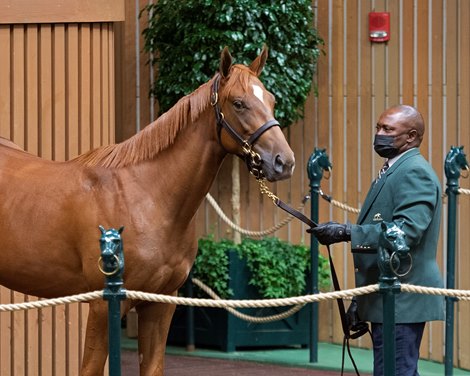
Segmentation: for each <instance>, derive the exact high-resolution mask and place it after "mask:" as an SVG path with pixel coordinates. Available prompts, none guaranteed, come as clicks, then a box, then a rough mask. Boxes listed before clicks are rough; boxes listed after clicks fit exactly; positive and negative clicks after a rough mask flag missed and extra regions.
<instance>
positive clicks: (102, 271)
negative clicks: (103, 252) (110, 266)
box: [98, 255, 120, 276]
mask: <svg viewBox="0 0 470 376" xmlns="http://www.w3.org/2000/svg"><path fill="white" fill-rule="evenodd" d="M113 257H114V259H115V260H116V263H117V266H116V269H114V270H113V271H112V272H107V271H105V270H104V269H103V267H102V266H101V261H102V260H103V258H102V257H100V258H99V259H98V269H99V270H100V272H101V273H103V274H104V275H107V276H111V275H114V274H116V273H117V272H118V271H119V268H120V266H119V257H117V256H116V255H113Z"/></svg>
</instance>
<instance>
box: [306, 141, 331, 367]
mask: <svg viewBox="0 0 470 376" xmlns="http://www.w3.org/2000/svg"><path fill="white" fill-rule="evenodd" d="M325 150H326V149H319V148H315V149H314V152H313V154H312V155H311V156H310V158H309V160H308V164H307V173H308V178H309V180H310V198H311V206H310V218H311V219H312V221H314V222H318V201H319V200H318V199H319V193H320V181H321V179H322V178H323V171H327V170H331V163H330V161H329V158H328V155H327V154H326V152H325ZM310 270H311V272H310V275H311V277H310V286H309V287H310V292H311V293H312V294H317V293H318V240H317V238H316V237H315V236H314V235H313V234H312V235H311V236H310ZM309 347H310V363H316V362H318V303H317V302H313V303H312V304H311V320H310V339H309Z"/></svg>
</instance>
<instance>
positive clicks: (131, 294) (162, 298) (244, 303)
mask: <svg viewBox="0 0 470 376" xmlns="http://www.w3.org/2000/svg"><path fill="white" fill-rule="evenodd" d="M379 290H380V287H379V285H378V284H375V285H368V286H364V287H356V288H354V289H349V290H341V291H331V292H326V293H318V294H311V295H305V296H296V297H291V298H281V299H263V300H222V299H220V300H213V299H196V298H180V297H175V296H170V295H162V294H150V293H145V292H141V291H133V290H126V297H127V298H128V299H134V300H145V301H149V302H158V303H169V304H179V305H185V306H195V307H214V308H226V307H229V308H265V307H283V306H290V305H298V304H308V303H313V302H321V301H326V300H334V299H348V298H352V297H354V296H360V295H367V294H371V293H375V292H378V291H379ZM401 291H402V292H408V293H418V294H427V295H442V296H449V297H453V298H458V300H465V301H468V300H470V290H455V289H445V288H437V287H425V286H415V285H410V284H405V283H404V284H402V285H401ZM99 298H103V291H102V290H97V291H93V292H88V293H84V294H78V295H72V296H68V297H64V298H54V299H45V300H38V301H34V302H24V303H15V304H0V312H13V311H24V310H27V309H37V308H46V307H52V306H56V305H61V304H68V303H81V302H86V301H90V300H95V299H99Z"/></svg>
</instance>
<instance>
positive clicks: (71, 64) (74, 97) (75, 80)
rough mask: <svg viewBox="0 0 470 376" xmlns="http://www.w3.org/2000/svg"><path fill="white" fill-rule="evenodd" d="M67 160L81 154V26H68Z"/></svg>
mask: <svg viewBox="0 0 470 376" xmlns="http://www.w3.org/2000/svg"><path fill="white" fill-rule="evenodd" d="M66 61H67V63H66V66H67V71H66V74H67V76H66V88H65V90H66V100H67V103H66V111H65V112H66V117H67V118H66V124H67V129H66V134H67V136H66V140H67V145H66V159H70V158H73V157H75V156H77V155H78V153H79V140H80V132H79V118H80V102H79V90H80V84H79V80H80V78H81V77H79V74H80V59H79V26H78V24H70V25H68V26H67V50H66Z"/></svg>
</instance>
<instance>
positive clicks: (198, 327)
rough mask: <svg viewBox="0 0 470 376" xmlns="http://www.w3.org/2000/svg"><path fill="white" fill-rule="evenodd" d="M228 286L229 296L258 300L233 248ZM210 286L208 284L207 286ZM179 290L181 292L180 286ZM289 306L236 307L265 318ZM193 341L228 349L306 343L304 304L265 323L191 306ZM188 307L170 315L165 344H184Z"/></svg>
mask: <svg viewBox="0 0 470 376" xmlns="http://www.w3.org/2000/svg"><path fill="white" fill-rule="evenodd" d="M228 255H229V277H230V280H229V288H230V289H231V290H232V291H233V295H232V297H231V298H232V299H243V300H245V299H262V298H261V297H260V295H259V293H258V292H257V289H256V288H255V287H254V286H252V285H249V284H248V281H249V280H250V279H251V272H250V270H249V269H248V267H247V264H246V261H245V260H243V259H240V258H239V256H238V254H237V252H236V251H235V250H230V251H229V253H228ZM209 287H210V286H209ZM195 289H196V287H195ZM181 291H185V290H184V288H183V289H181ZM290 308H291V307H275V308H249V309H237V310H238V311H239V312H242V313H244V314H247V315H250V316H254V317H266V316H271V315H275V314H279V313H282V312H284V311H287V310H288V309H290ZM193 310H194V342H195V343H194V344H195V345H196V346H203V347H214V348H219V349H220V350H222V351H226V352H231V351H235V350H236V349H237V348H240V347H282V346H292V345H299V346H306V345H308V341H309V337H308V333H309V311H310V309H309V308H308V306H305V307H303V308H302V309H301V310H300V311H298V312H297V313H295V314H294V315H292V316H290V317H288V318H286V319H283V320H278V321H272V322H268V323H251V322H248V321H245V320H242V319H239V318H237V317H235V316H234V315H232V314H231V313H229V312H228V311H226V310H225V309H220V308H199V307H194V308H193ZM187 311H188V307H183V306H179V307H178V308H177V310H176V312H175V315H174V316H173V321H172V324H171V327H170V332H169V336H168V343H169V344H174V345H185V344H186V338H187V322H186V320H187Z"/></svg>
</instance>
